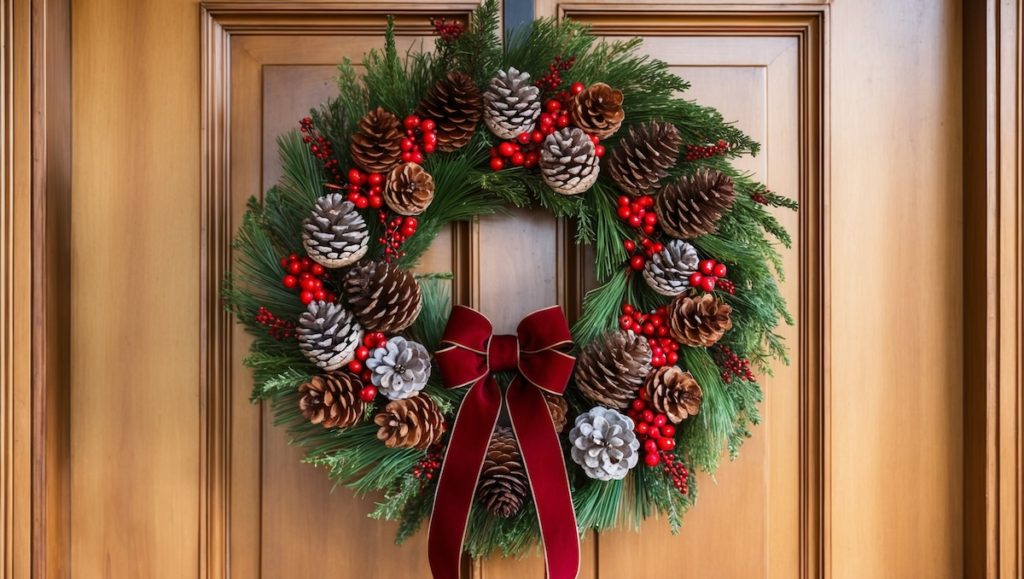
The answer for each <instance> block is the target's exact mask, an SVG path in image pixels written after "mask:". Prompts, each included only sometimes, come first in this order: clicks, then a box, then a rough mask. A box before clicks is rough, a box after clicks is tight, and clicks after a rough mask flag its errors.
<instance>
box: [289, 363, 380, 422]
mask: <svg viewBox="0 0 1024 579" xmlns="http://www.w3.org/2000/svg"><path fill="white" fill-rule="evenodd" d="M362 388H363V385H362V383H360V382H359V380H357V379H356V377H355V376H353V375H352V374H349V373H348V372H330V373H328V374H324V375H322V376H313V378H311V379H310V380H309V382H306V383H304V384H302V385H301V386H299V394H301V395H302V397H301V398H299V409H300V410H302V415H303V416H304V417H306V420H308V421H310V422H312V423H313V424H319V425H321V426H323V427H324V428H335V427H338V428H348V427H350V426H355V425H356V423H357V422H359V419H361V418H362V417H363V411H364V410H365V408H366V403H365V402H363V400H362V398H360V397H359V391H360V390H362Z"/></svg>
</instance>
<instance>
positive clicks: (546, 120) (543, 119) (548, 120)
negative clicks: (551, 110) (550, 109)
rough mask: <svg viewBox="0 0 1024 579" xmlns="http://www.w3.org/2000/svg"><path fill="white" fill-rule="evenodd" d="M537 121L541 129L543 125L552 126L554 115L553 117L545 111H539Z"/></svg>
mask: <svg viewBox="0 0 1024 579" xmlns="http://www.w3.org/2000/svg"><path fill="white" fill-rule="evenodd" d="M537 123H538V124H539V125H540V127H541V128H542V129H543V128H544V127H550V126H553V125H554V124H555V117H553V116H551V115H549V114H547V113H541V115H540V118H539V119H538V121H537Z"/></svg>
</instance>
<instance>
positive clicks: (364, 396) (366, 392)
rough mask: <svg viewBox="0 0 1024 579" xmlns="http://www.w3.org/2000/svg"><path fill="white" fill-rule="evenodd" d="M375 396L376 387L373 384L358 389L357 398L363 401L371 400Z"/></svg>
mask: <svg viewBox="0 0 1024 579" xmlns="http://www.w3.org/2000/svg"><path fill="white" fill-rule="evenodd" d="M376 397H377V388H376V387H374V386H364V387H363V389H362V390H360V391H359V399H360V400H362V401H363V402H373V399H374V398H376Z"/></svg>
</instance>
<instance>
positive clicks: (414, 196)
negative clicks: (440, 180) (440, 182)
mask: <svg viewBox="0 0 1024 579" xmlns="http://www.w3.org/2000/svg"><path fill="white" fill-rule="evenodd" d="M383 197H384V202H385V203H387V204H388V207H389V208H390V209H391V210H392V211H394V212H395V213H397V214H399V215H419V214H420V213H423V212H424V211H426V210H427V206H429V205H430V202H431V201H433V200H434V178H433V177H431V176H430V173H427V171H426V170H425V169H424V168H423V167H420V166H419V165H417V164H416V163H402V164H400V165H396V166H395V168H394V169H392V170H391V174H390V175H388V182H387V185H386V186H385V187H384V194H383Z"/></svg>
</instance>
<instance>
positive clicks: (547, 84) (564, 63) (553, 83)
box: [533, 56, 583, 94]
mask: <svg viewBox="0 0 1024 579" xmlns="http://www.w3.org/2000/svg"><path fill="white" fill-rule="evenodd" d="M574 64H576V57H575V56H570V57H569V58H566V59H562V57H561V56H556V57H555V60H554V62H552V63H551V64H549V65H548V73H547V74H545V75H544V76H543V77H541V78H539V79H537V81H536V82H534V83H533V84H534V85H535V86H537V87H539V88H540V90H542V91H545V92H557V91H558V87H560V86H562V73H563V72H568V71H569V69H570V68H572V66H573V65H574ZM577 84H578V85H580V90H579V92H583V83H579V82H578V83H576V84H574V85H573V88H574V89H575V87H576V85H577ZM573 94H578V93H573Z"/></svg>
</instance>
